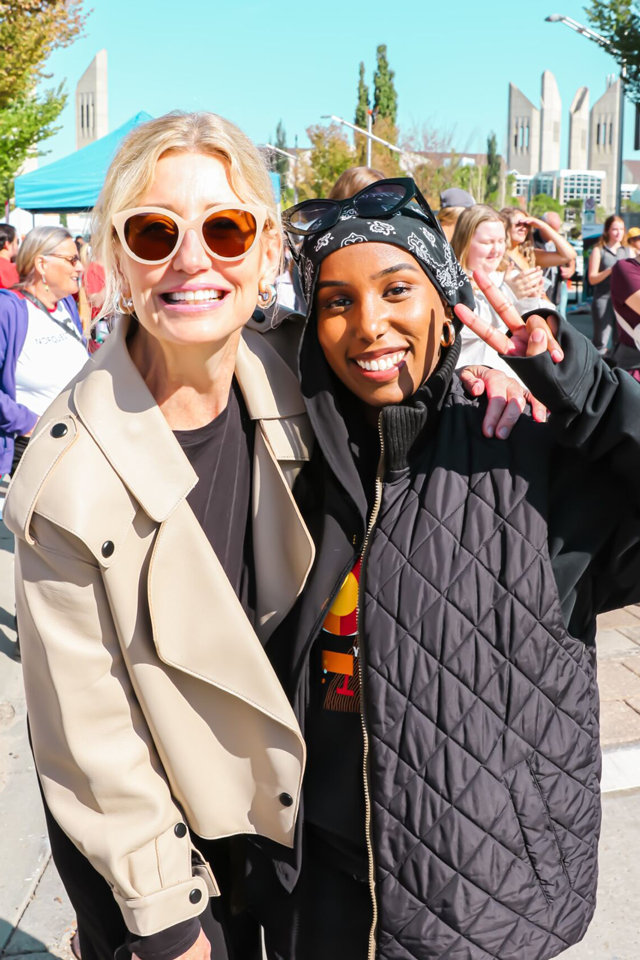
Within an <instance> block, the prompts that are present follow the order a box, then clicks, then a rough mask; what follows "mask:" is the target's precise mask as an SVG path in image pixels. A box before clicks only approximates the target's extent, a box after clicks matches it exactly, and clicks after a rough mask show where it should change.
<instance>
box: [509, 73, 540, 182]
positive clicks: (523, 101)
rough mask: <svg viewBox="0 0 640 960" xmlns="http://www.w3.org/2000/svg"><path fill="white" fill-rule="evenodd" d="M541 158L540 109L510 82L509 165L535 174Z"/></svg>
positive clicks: (513, 168)
mask: <svg viewBox="0 0 640 960" xmlns="http://www.w3.org/2000/svg"><path fill="white" fill-rule="evenodd" d="M539 159H540V111H539V110H538V108H537V107H534V105H533V104H532V103H531V101H530V100H528V99H527V97H525V95H524V94H523V93H521V92H520V90H518V88H517V87H516V86H515V85H514V84H513V83H510V84H509V143H508V148H507V167H508V169H509V170H517V171H518V173H521V174H534V173H535V172H536V171H537V170H538V169H539Z"/></svg>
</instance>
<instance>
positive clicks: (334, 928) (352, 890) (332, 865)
mask: <svg viewBox="0 0 640 960" xmlns="http://www.w3.org/2000/svg"><path fill="white" fill-rule="evenodd" d="M305 834H306V835H305V841H304V843H305V848H304V856H303V861H302V872H301V875H300V880H299V881H298V884H297V886H296V888H295V889H294V891H293V893H291V894H288V893H286V892H285V890H284V889H283V887H281V886H280V884H279V882H278V881H277V878H276V876H275V873H273V880H272V882H271V883H269V882H263V883H262V887H261V890H260V891H259V896H258V897H257V898H256V902H255V903H252V904H251V909H252V911H253V912H254V914H255V915H256V917H257V919H258V920H259V921H260V922H261V923H262V926H263V928H264V938H265V946H266V949H267V956H268V958H269V960H367V956H368V946H369V934H370V931H371V921H372V908H371V895H370V892H369V885H368V883H366V882H365V881H363V880H359V879H356V878H355V877H354V876H352V875H351V874H349V873H347V872H346V871H345V870H343V869H341V867H340V863H339V857H337V856H336V855H335V853H334V851H333V848H331V847H328V846H327V845H326V844H324V843H322V841H319V840H317V839H315V838H314V836H313V835H312V834H311V832H310V831H305ZM269 868H270V869H271V870H273V868H272V867H271V865H269Z"/></svg>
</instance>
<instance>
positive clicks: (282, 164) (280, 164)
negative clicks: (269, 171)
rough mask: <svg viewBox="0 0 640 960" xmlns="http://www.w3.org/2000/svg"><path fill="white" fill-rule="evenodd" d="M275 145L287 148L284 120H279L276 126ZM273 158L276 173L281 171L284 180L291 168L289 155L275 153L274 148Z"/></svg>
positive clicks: (282, 148) (283, 148)
mask: <svg viewBox="0 0 640 960" xmlns="http://www.w3.org/2000/svg"><path fill="white" fill-rule="evenodd" d="M273 145H274V146H275V147H279V148H280V149H281V150H286V149H287V132H286V130H285V129H284V124H283V122H282V120H278V126H277V127H276V136H275V139H274V141H273ZM274 154H275V156H274V158H273V169H274V172H275V173H279V174H280V176H281V177H282V179H283V180H284V178H285V176H286V174H287V170H288V169H289V160H288V158H287V157H283V156H282V154H281V153H275V150H274Z"/></svg>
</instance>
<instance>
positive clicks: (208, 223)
mask: <svg viewBox="0 0 640 960" xmlns="http://www.w3.org/2000/svg"><path fill="white" fill-rule="evenodd" d="M256 231H257V225H256V220H255V217H254V216H253V215H252V214H251V213H249V212H248V211H247V210H218V212H217V213H212V214H211V216H210V217H209V218H208V219H207V220H205V222H204V223H203V224H202V235H203V237H204V242H205V243H206V245H207V246H208V248H209V250H210V251H211V253H213V254H214V256H216V257H226V258H227V259H231V258H232V257H241V256H242V254H243V253H246V252H247V250H249V248H250V247H251V244H252V243H253V241H254V240H255V238H256Z"/></svg>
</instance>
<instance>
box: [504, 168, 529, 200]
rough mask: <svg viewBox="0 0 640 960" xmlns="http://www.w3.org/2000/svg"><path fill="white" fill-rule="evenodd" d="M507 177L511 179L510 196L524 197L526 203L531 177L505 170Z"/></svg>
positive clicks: (515, 171)
mask: <svg viewBox="0 0 640 960" xmlns="http://www.w3.org/2000/svg"><path fill="white" fill-rule="evenodd" d="M507 176H508V177H513V186H512V188H511V192H512V195H513V196H514V197H524V199H525V202H526V201H527V200H528V199H529V195H530V188H531V181H532V180H533V177H532V176H528V175H527V174H524V173H518V171H517V170H507Z"/></svg>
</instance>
